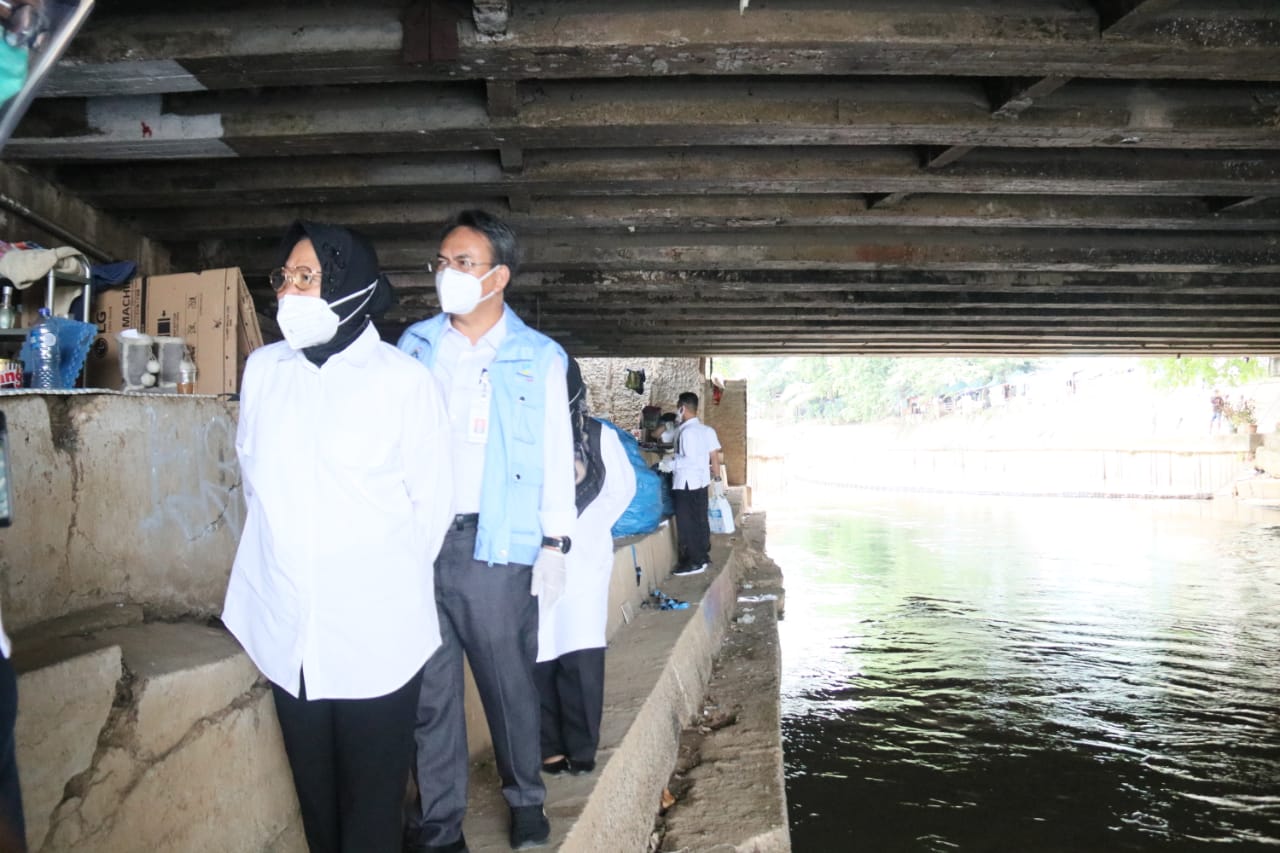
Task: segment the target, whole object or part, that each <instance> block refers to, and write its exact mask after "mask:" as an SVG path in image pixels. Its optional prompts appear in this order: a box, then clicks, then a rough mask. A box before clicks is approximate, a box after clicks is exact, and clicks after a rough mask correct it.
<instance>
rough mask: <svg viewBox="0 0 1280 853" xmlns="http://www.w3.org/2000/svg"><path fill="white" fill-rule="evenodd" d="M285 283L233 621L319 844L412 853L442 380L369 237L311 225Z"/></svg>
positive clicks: (250, 453) (260, 362)
mask: <svg viewBox="0 0 1280 853" xmlns="http://www.w3.org/2000/svg"><path fill="white" fill-rule="evenodd" d="M281 260H282V261H283V264H282V266H281V267H280V268H279V269H277V270H275V271H274V272H273V273H272V274H271V284H272V286H273V287H274V288H275V291H276V299H277V302H278V308H279V313H278V320H279V323H280V329H281V331H282V332H283V334H284V337H285V340H284V341H281V342H279V343H274V344H271V345H270V346H266V347H262V348H260V349H258V350H255V351H254V353H253V354H252V355H251V356H250V357H249V360H248V363H247V364H246V365H245V372H244V379H243V382H242V385H241V392H240V421H239V427H238V429H237V432H236V452H237V454H238V455H239V458H240V467H241V472H242V476H243V483H244V490H245V500H246V504H247V510H248V515H247V520H246V524H245V529H244V532H243V534H242V535H241V539H240V546H239V549H238V550H237V552H236V558H235V564H234V566H233V568H232V572H231V581H230V584H229V587H228V589H227V597H226V603H225V605H224V608H223V614H222V621H223V623H224V624H226V626H227V628H229V629H230V630H231V632H232V633H233V634H234V635H235V637H236V639H238V640H239V641H240V643H241V645H243V646H244V648H245V651H246V652H248V654H249V657H250V658H252V659H253V662H254V663H255V664H257V666H258V668H259V669H260V670H261V671H262V672H263V674H264V675H266V677H267V678H268V679H269V680H270V682H271V688H272V693H273V694H274V698H275V705H276V713H277V716H278V717H279V719H280V730H281V733H282V734H283V736H284V745H285V751H286V752H287V754H288V757H289V766H290V769H291V770H292V773H293V779H294V785H295V787H296V789H297V792H298V800H299V803H300V804H301V806H302V822H303V828H304V831H305V833H306V837H307V844H308V845H309V846H310V848H311V850H312V853H320V851H326V853H327V851H361V853H365V851H387V853H392V851H394V852H395V853H399V851H400V847H401V843H402V840H403V823H402V820H403V812H402V807H403V801H404V791H405V783H406V781H407V778H408V772H409V765H410V760H411V756H412V754H413V753H412V751H413V726H414V711H415V708H416V706H417V699H418V693H419V689H420V686H421V676H422V667H423V665H424V664H425V663H426V661H427V659H428V658H429V657H430V656H431V654H432V653H433V652H434V651H435V650H436V648H437V647H438V646H439V645H440V631H439V628H438V625H437V621H436V603H435V596H434V581H433V575H432V565H433V562H434V560H435V558H436V554H437V553H438V552H439V550H440V545H441V543H442V542H443V540H444V532H445V528H446V527H447V526H448V524H449V520H450V502H451V497H452V469H451V467H450V465H449V461H448V457H447V446H448V445H447V441H448V420H447V418H446V413H445V407H444V403H443V401H442V399H441V397H440V393H439V391H438V389H437V386H436V383H435V380H434V379H433V378H432V376H431V373H430V372H429V371H427V370H425V369H424V368H423V367H422V365H421V364H418V363H417V362H416V361H414V360H413V359H411V358H409V357H408V356H406V355H405V354H404V353H402V352H400V351H399V350H397V349H396V348H395V347H393V346H390V345H389V344H386V343H384V342H383V341H382V340H381V339H380V338H379V337H378V333H377V331H376V329H375V328H374V327H373V325H372V321H373V319H374V318H377V317H380V316H381V315H382V314H383V313H384V312H385V311H386V309H387V308H388V307H390V305H391V304H392V302H393V299H394V296H393V294H392V291H391V284H390V282H389V281H387V279H386V277H385V276H383V275H382V273H381V272H380V270H379V268H378V260H377V256H376V254H375V253H374V250H373V247H372V246H371V245H370V244H369V243H368V241H367V240H365V239H364V238H363V237H361V236H359V235H357V234H355V233H353V232H351V231H349V230H347V229H345V228H339V227H336V226H329V225H321V224H317V223H311V222H298V223H295V224H294V225H293V227H291V228H290V229H289V231H288V233H287V234H286V236H285V239H284V241H283V243H282V248H281Z"/></svg>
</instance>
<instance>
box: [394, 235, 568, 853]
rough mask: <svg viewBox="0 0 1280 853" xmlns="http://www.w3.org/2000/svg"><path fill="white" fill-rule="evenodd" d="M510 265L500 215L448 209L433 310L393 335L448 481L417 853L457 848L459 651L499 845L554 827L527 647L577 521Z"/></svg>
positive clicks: (413, 823)
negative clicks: (450, 498) (486, 739)
mask: <svg viewBox="0 0 1280 853" xmlns="http://www.w3.org/2000/svg"><path fill="white" fill-rule="evenodd" d="M517 264H518V247H517V245H516V239H515V234H514V233H513V232H512V231H511V229H510V228H509V227H508V226H507V225H506V224H505V223H503V222H502V221H501V220H499V219H497V218H496V217H494V216H491V215H490V214H487V213H485V212H484V211H479V210H468V211H463V212H462V213H459V214H457V215H456V216H454V217H453V218H452V219H450V221H449V222H448V223H446V225H445V228H444V231H443V238H442V241H441V244H440V249H439V253H438V254H437V256H436V263H435V265H434V269H435V273H436V293H437V295H438V296H439V298H440V307H441V313H440V314H439V315H437V316H435V317H432V318H431V319H429V320H424V321H422V322H420V323H416V324H414V325H413V326H410V327H409V329H408V330H407V331H406V332H405V333H404V335H403V336H402V337H401V338H400V344H399V346H400V348H401V349H402V350H404V351H405V352H407V353H409V354H410V355H412V356H414V357H415V358H417V359H418V360H420V361H421V362H422V363H423V364H425V365H427V366H428V367H429V368H431V371H432V373H434V374H435V376H436V379H437V380H438V381H439V383H440V387H441V389H442V390H443V391H444V395H445V399H446V402H447V405H448V409H449V420H450V424H451V440H450V444H449V448H450V451H451V454H452V457H453V472H454V487H455V491H454V502H453V512H454V523H453V524H452V525H451V527H450V529H449V531H448V533H447V534H446V537H445V543H444V547H443V548H442V549H441V551H440V557H439V559H438V560H437V561H436V599H437V601H438V603H439V608H440V631H441V639H442V645H441V647H440V649H439V650H438V651H437V652H436V653H435V654H434V655H433V656H432V658H431V660H430V661H429V662H428V663H427V667H426V670H425V673H424V677H423V686H422V695H421V698H420V699H419V705H418V726H417V732H416V738H415V739H416V745H417V755H416V760H415V761H416V774H417V781H418V791H419V798H418V803H417V807H416V808H415V809H414V811H413V813H411V814H410V817H409V831H408V839H407V842H408V845H407V846H408V849H410V850H415V851H465V850H466V849H467V847H466V841H465V840H464V839H463V837H462V819H463V816H464V815H465V814H466V808H467V769H468V762H469V756H468V754H467V737H466V723H465V718H464V715H463V711H464V708H463V668H462V656H463V652H464V651H465V652H466V655H467V659H468V660H469V661H470V663H471V671H472V673H473V674H474V675H475V680H476V686H477V688H478V689H479V692H480V698H481V700H482V702H483V703H484V710H485V716H486V718H487V720H488V722H489V731H490V734H491V735H492V737H493V747H494V757H495V758H496V760H497V765H498V773H499V775H500V776H501V778H502V793H503V796H504V797H505V798H506V801H507V805H508V806H509V807H510V809H511V831H510V840H511V847H512V848H513V849H521V848H525V847H538V846H541V845H542V844H545V843H546V841H547V840H548V838H549V837H550V833H551V829H550V824H549V823H548V822H547V817H546V814H545V812H544V811H543V808H542V804H543V801H544V800H545V799H546V789H545V787H544V785H543V782H542V778H541V773H540V770H541V766H542V756H541V752H540V748H539V726H540V708H539V701H538V690H537V686H536V682H535V681H534V657H535V655H536V653H537V640H538V611H539V609H540V608H542V609H544V610H548V609H550V608H551V607H552V606H554V605H555V603H556V601H557V600H558V599H559V597H560V595H561V593H562V592H563V589H564V576H565V565H564V559H565V553H567V552H568V551H569V548H570V546H571V542H570V534H571V532H572V530H573V525H574V522H575V520H576V518H577V507H576V504H575V498H574V492H575V487H574V461H573V433H572V429H571V427H570V422H569V398H568V392H567V390H566V384H565V369H566V366H567V364H568V360H567V358H566V356H565V353H564V350H562V349H561V348H560V346H559V345H558V344H556V343H555V342H554V341H552V340H551V339H550V338H548V337H546V336H545V335H543V334H541V333H539V332H536V331H534V330H533V329H531V328H529V327H528V326H527V325H525V324H524V323H523V322H522V321H521V320H520V318H519V317H517V316H516V315H515V313H514V312H513V311H511V310H510V309H509V308H508V307H507V306H506V304H505V302H504V301H503V293H504V291H505V289H506V287H507V285H508V284H509V283H510V282H511V279H512V276H514V275H515V272H516V268H517ZM534 596H537V597H536V598H535V597H534Z"/></svg>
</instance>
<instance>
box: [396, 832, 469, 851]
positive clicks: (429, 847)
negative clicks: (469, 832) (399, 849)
mask: <svg viewBox="0 0 1280 853" xmlns="http://www.w3.org/2000/svg"><path fill="white" fill-rule="evenodd" d="M404 849H405V851H406V853H468V850H467V839H466V838H465V837H464V836H461V835H459V836H458V840H457V841H451V842H449V843H448V844H405V846H404Z"/></svg>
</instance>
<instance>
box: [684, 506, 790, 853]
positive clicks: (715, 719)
mask: <svg viewBox="0 0 1280 853" xmlns="http://www.w3.org/2000/svg"><path fill="white" fill-rule="evenodd" d="M744 526H745V528H746V530H745V531H744V532H747V533H748V538H749V539H750V538H752V537H751V533H754V532H757V531H758V532H759V534H760V541H761V546H762V545H763V531H764V519H763V517H761V516H754V517H750V518H748V519H745V520H744ZM741 561H742V563H743V578H742V580H743V585H742V589H741V592H740V594H739V597H738V612H737V615H736V616H735V618H734V620H733V624H732V625H731V626H730V629H729V632H728V635H727V636H726V638H725V641H724V645H723V647H722V648H721V651H720V655H719V657H717V659H716V666H715V675H714V677H713V678H712V679H711V683H710V684H709V685H708V687H707V696H706V700H705V702H704V703H703V709H702V713H701V714H700V716H699V718H698V719H696V720H695V721H694V724H693V725H692V726H690V727H689V728H687V729H686V730H685V732H684V733H683V735H682V737H681V746H680V759H679V762H678V763H677V766H676V771H677V773H676V775H675V776H674V777H673V778H672V781H671V783H670V785H669V786H668V787H669V788H670V789H671V791H672V792H673V793H675V792H677V791H679V793H676V796H677V802H676V804H675V805H674V806H672V807H671V809H669V810H668V811H667V812H666V814H665V816H664V817H663V820H662V832H663V835H662V845H661V848H660V849H661V850H668V851H680V853H713V851H714V853H729V851H739V852H740V853H788V852H789V851H790V850H791V833H790V830H789V829H788V826H787V798H786V782H785V776H784V768H783V755H782V730H781V725H782V723H781V718H782V714H781V706H780V698H779V692H780V687H781V679H782V659H781V654H780V651H779V647H778V622H777V613H778V609H777V605H778V604H779V602H780V601H781V598H780V595H779V593H780V590H781V581H782V575H781V572H780V571H779V570H778V567H777V566H776V564H774V563H773V562H772V561H770V560H769V559H768V558H767V557H765V556H764V554H763V551H762V549H755V548H753V549H751V550H749V551H744V552H742V553H741Z"/></svg>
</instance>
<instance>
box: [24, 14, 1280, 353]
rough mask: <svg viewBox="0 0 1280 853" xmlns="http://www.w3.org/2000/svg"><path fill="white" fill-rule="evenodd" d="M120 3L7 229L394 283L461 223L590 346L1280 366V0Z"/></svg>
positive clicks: (572, 335) (98, 19)
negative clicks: (340, 242)
mask: <svg viewBox="0 0 1280 853" xmlns="http://www.w3.org/2000/svg"><path fill="white" fill-rule="evenodd" d="M739 5H740V4H739V3H737V2H733V0H714V1H713V0H689V1H688V2H656V0H578V2H566V0H474V2H472V3H466V2H462V3H451V2H444V0H433V2H404V0H395V1H394V2H390V1H389V0H370V2H363V3H308V4H302V3H297V2H289V0H256V2H246V0H231V2H228V0H219V1H218V2H214V0H191V2H187V3H183V4H173V3H171V2H168V0H119V2H110V3H108V2H100V3H99V6H100V8H99V9H98V10H97V11H96V12H95V13H94V17H93V18H92V19H91V21H90V23H89V24H88V25H87V27H86V29H85V30H84V31H83V32H82V33H81V35H80V36H79V37H78V39H77V41H76V42H75V44H74V45H73V47H72V49H71V52H70V55H69V56H68V57H67V58H66V59H65V60H64V61H63V63H62V64H61V65H60V66H59V68H58V69H56V71H55V73H54V75H53V77H52V79H51V81H50V83H49V85H48V87H47V89H46V90H45V93H44V95H45V96H44V97H42V98H40V99H39V100H38V101H37V102H36V104H35V105H34V106H33V108H32V110H31V112H30V113H29V114H28V117H27V119H26V120H25V121H24V123H23V124H22V126H21V127H20V128H19V130H18V133H17V135H16V136H15V138H14V139H13V140H12V141H11V143H10V144H9V146H8V147H7V148H6V150H5V152H4V157H5V160H4V162H3V163H0V208H2V209H3V211H4V213H3V218H4V221H3V222H2V223H0V224H3V226H4V228H3V231H4V232H5V233H6V234H8V235H9V236H12V237H15V238H16V237H32V238H35V239H41V240H47V241H49V242H51V243H54V244H61V243H65V242H70V243H75V244H79V245H81V246H83V247H84V248H85V249H86V250H87V251H89V252H90V253H91V254H92V255H93V256H95V257H96V258H99V259H107V258H111V259H115V258H136V259H139V260H140V261H141V262H142V264H143V271H144V272H147V273H159V272H164V271H166V270H169V269H175V270H184V269H195V268H205V267H212V266H231V265H234V266H240V267H242V268H243V269H244V270H245V273H246V277H247V278H248V280H249V281H250V282H251V283H252V285H253V287H254V292H255V298H256V299H257V300H258V301H259V304H260V306H261V308H262V310H263V312H264V314H269V313H270V312H269V310H268V307H267V306H268V305H269V303H270V301H271V299H270V292H269V289H268V288H267V287H266V284H265V278H264V274H265V272H266V271H267V269H268V268H269V267H270V266H272V262H273V254H274V253H273V246H274V244H275V241H276V239H277V238H278V235H279V234H280V233H281V232H282V230H283V228H284V227H285V225H286V224H287V223H288V222H289V221H290V220H291V219H293V218H294V217H298V216H306V217H311V218H318V219H325V220H330V221H336V222H340V223H344V224H349V225H353V226H356V227H359V228H361V229H363V230H365V231H366V232H368V233H369V234H370V235H371V236H373V237H374V238H375V240H376V241H377V245H378V247H379V251H380V253H381V256H382V259H383V262H384V265H385V266H386V267H387V269H388V270H389V271H390V272H391V273H392V274H393V279H394V281H395V282H396V284H397V285H398V287H399V288H400V290H401V301H400V304H399V306H398V307H397V308H396V309H395V313H394V314H393V315H392V316H391V317H390V318H389V321H388V323H387V324H386V327H385V328H384V333H385V334H387V335H388V336H394V335H395V334H397V333H398V331H399V330H400V328H402V327H403V326H404V324H405V323H406V322H408V321H411V320H413V319H417V318H419V317H421V316H424V315H425V314H427V313H430V312H432V311H434V295H433V293H432V290H431V280H430V277H429V276H428V275H427V274H426V273H425V271H424V265H425V264H426V262H427V261H429V260H430V259H431V258H432V257H433V255H434V249H435V243H434V238H435V232H436V230H437V228H438V225H439V223H440V222H441V221H442V220H443V219H444V217H445V216H446V215H448V213H449V212H451V211H453V210H455V209H457V208H458V207H460V206H462V205H483V206H485V207H487V208H489V209H491V210H494V211H495V212H497V213H500V214H502V215H504V216H507V217H509V218H510V219H511V220H512V221H513V223H514V224H515V225H516V226H517V227H518V228H519V229H520V231H521V232H522V234H523V235H524V238H525V241H526V246H527V259H526V260H527V262H526V265H525V267H524V271H523V272H522V273H521V275H520V276H519V278H518V279H517V281H516V282H515V284H514V285H513V287H512V289H511V290H510V292H509V296H510V301H511V302H512V304H513V305H514V306H515V307H516V308H517V310H519V311H520V312H521V313H522V314H523V315H524V316H525V317H527V318H529V319H530V320H532V321H533V322H535V323H536V324H537V325H538V326H539V327H540V328H542V329H543V330H545V331H546V332H548V333H549V334H551V335H553V336H555V337H557V338H558V339H560V340H561V341H563V342H564V343H565V344H566V346H567V347H568V348H570V349H571V350H572V351H573V352H575V354H578V355H583V356H586V355H630V356H635V355H654V356H656V355H663V354H668V353H682V354H704V355H718V354H734V353H818V354H823V353H827V354H861V353H866V354H913V353H932V354H957V355H959V354H973V353H1017V354H1027V355H1032V354H1042V353H1057V352H1078V353H1142V354H1152V355H1165V354H1174V353H1183V354H1195V353H1210V352H1223V353H1226V352H1235V353H1260V352H1280V300H1276V299H1275V289H1276V285H1277V283H1278V282H1280V4H1277V3H1276V2H1275V0H1231V2H1225V1H1224V0H985V2H982V3H963V4H958V3H954V2H952V0H895V2H887V0H790V2H782V0H772V2H769V0H752V2H751V3H750V4H749V5H747V4H745V3H743V4H741V5H743V6H745V9H741V10H740V8H739Z"/></svg>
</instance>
